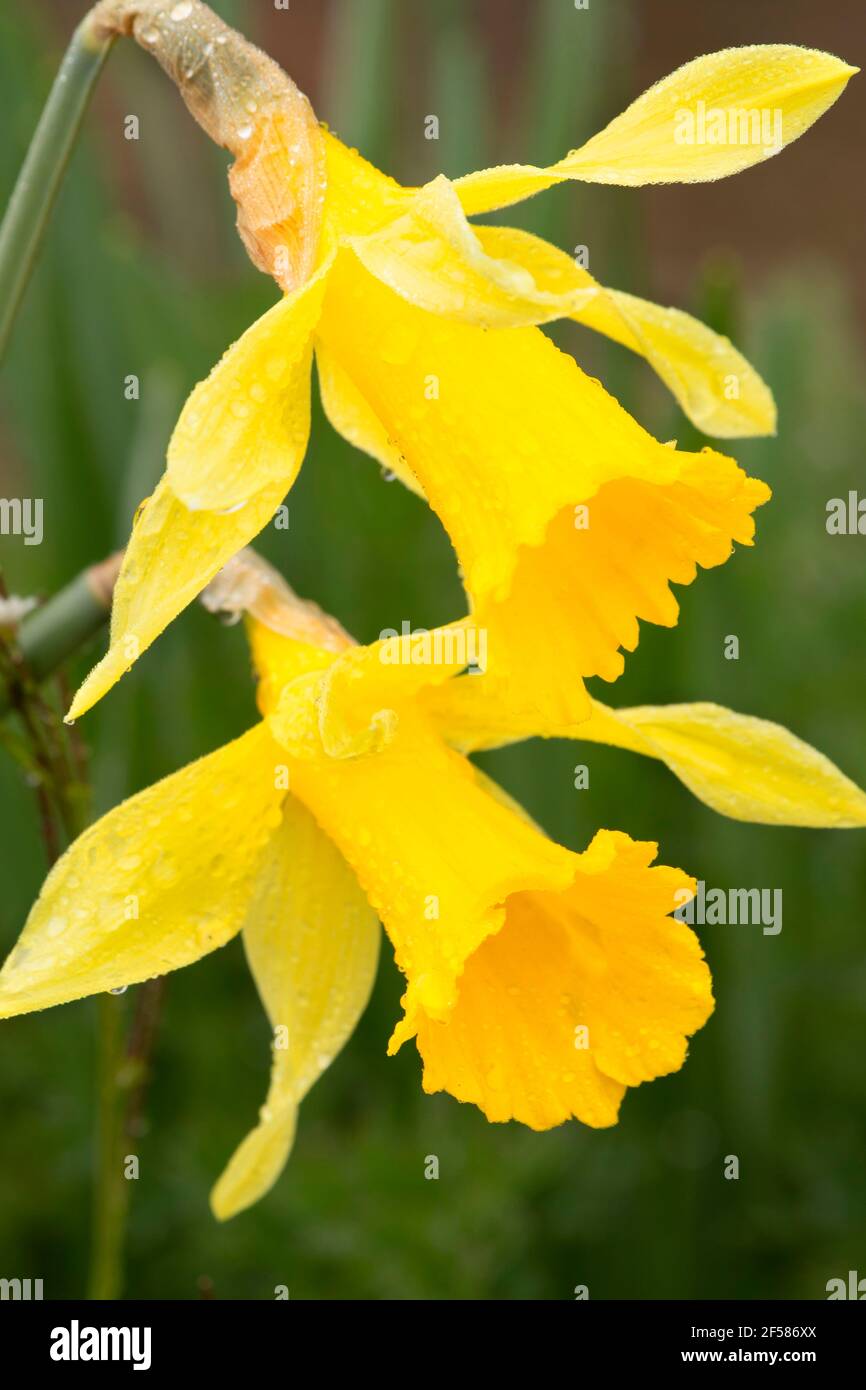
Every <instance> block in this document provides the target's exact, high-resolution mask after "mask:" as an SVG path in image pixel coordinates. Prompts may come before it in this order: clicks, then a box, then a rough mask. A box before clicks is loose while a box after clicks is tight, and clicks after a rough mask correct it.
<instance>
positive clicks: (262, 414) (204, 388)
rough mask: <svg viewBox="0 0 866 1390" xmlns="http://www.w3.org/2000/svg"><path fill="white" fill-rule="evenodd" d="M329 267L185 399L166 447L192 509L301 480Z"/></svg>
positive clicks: (181, 494)
mask: <svg viewBox="0 0 866 1390" xmlns="http://www.w3.org/2000/svg"><path fill="white" fill-rule="evenodd" d="M330 265H331V260H330V259H327V260H326V261H325V263H324V265H323V266H322V267H321V268H320V269H319V270H318V271H317V272H316V273H315V274H314V275H313V277H312V279H310V280H308V281H307V283H306V284H305V285H303V286H302V287H301V289H299V290H295V291H293V292H292V293H291V294H288V295H286V296H285V298H283V299H281V300H280V302H279V303H278V304H275V305H274V306H273V308H272V309H269V310H268V312H267V313H266V314H263V315H262V317H261V318H260V319H258V320H257V321H256V322H255V323H254V324H253V325H252V327H251V328H248V329H247V331H246V333H244V334H243V336H242V337H241V338H239V339H238V341H237V342H236V343H234V344H233V346H232V347H230V348H229V349H228V351H227V352H226V353H225V355H224V356H223V357H222V358H221V360H220V361H219V362H218V363H217V365H216V366H215V367H214V369H213V371H212V372H211V374H210V376H209V377H207V379H206V380H205V381H201V382H199V384H198V386H196V388H195V390H194V391H193V393H192V395H191V396H190V397H189V399H188V400H187V402H186V405H185V406H184V408H183V411H182V413H181V417H180V419H179V420H178V422H177V425H176V426H175V430H174V434H173V435H172V437H171V442H170V443H169V446H168V480H169V482H170V483H171V488H172V491H173V493H174V495H175V497H177V498H178V500H179V501H180V502H182V503H183V504H184V505H185V506H186V507H188V508H189V509H190V511H216V512H220V511H228V510H229V509H230V508H232V507H238V506H242V505H244V504H246V503H247V502H249V501H250V499H251V498H252V497H254V496H255V495H256V494H257V493H259V492H261V491H262V490H263V489H264V488H269V487H272V486H273V485H274V484H282V491H283V496H285V494H286V493H287V492H288V490H289V488H290V487H291V485H292V483H293V482H294V480H295V478H296V477H297V474H298V470H299V468H300V466H301V463H302V462H303V458H304V453H305V452H306V448H307V439H308V437H309V433H310V369H311V363H312V346H311V340H312V334H313V330H314V328H315V326H316V323H317V321H318V318H319V313H320V310H321V305H322V296H323V293H324V287H325V282H326V280H327V276H328V271H329V269H330Z"/></svg>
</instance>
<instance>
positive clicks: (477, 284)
mask: <svg viewBox="0 0 866 1390" xmlns="http://www.w3.org/2000/svg"><path fill="white" fill-rule="evenodd" d="M350 245H351V246H352V249H353V250H354V252H355V254H356V255H357V257H358V259H359V260H360V262H361V264H362V265H363V266H364V267H365V268H366V269H367V270H368V271H369V272H370V274H371V275H375V276H376V278H377V279H379V280H381V281H382V282H383V284H386V285H388V286H389V287H390V288H391V289H392V290H395V291H396V292H397V294H400V295H402V296H403V298H404V299H408V301H409V302H410V304H415V305H417V306H418V308H420V309H427V310H429V311H430V312H431V313H434V314H444V315H445V316H446V317H448V318H455V319H459V320H460V321H461V322H463V323H474V324H478V325H480V326H481V327H482V328H518V327H521V326H523V325H525V324H536V323H547V322H549V321H551V320H553V319H558V318H564V317H566V316H568V315H569V314H575V313H578V312H579V311H580V310H582V309H583V308H585V306H586V305H587V304H588V303H589V302H590V301H591V300H592V299H594V298H595V296H596V293H597V287H596V286H595V284H594V282H593V281H592V280H591V279H588V280H587V281H586V282H582V281H580V280H579V278H578V277H573V278H572V279H571V280H570V281H563V282H562V284H561V285H560V286H558V287H557V288H555V289H550V288H547V287H546V286H544V285H540V284H539V283H537V281H536V279H535V278H534V276H533V274H532V273H531V270H530V269H528V268H527V267H526V265H525V263H523V262H522V261H521V260H520V258H519V257H518V258H514V259H512V258H510V257H509V256H508V254H507V253H503V252H502V251H501V250H496V251H494V252H493V253H491V249H490V248H491V246H492V245H493V243H491V242H485V240H484V239H483V238H481V237H480V236H479V235H476V229H475V228H473V227H472V226H470V224H469V223H468V222H467V220H466V216H465V214H464V212H463V210H462V208H461V206H460V199H459V198H458V196H457V193H456V192H455V189H454V185H453V184H452V183H450V182H449V180H448V179H446V178H445V177H444V176H442V175H440V177H439V178H437V179H434V180H433V182H432V183H429V184H427V185H426V186H425V187H424V188H422V189H419V191H418V192H417V193H416V194H415V197H414V199H413V201H412V204H411V208H410V210H409V211H408V212H407V213H405V214H404V215H403V216H402V217H399V218H396V219H395V220H394V221H392V222H389V223H388V224H387V225H386V226H385V227H383V228H381V229H380V230H379V231H376V232H373V233H370V234H368V235H367V236H359V237H354V238H352V240H351V241H350Z"/></svg>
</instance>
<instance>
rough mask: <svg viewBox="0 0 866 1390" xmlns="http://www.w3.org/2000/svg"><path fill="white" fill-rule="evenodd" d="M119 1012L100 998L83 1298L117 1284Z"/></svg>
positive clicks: (123, 1203)
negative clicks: (93, 1174) (93, 1171)
mask: <svg viewBox="0 0 866 1390" xmlns="http://www.w3.org/2000/svg"><path fill="white" fill-rule="evenodd" d="M123 1014H124V1000H123V998H122V996H120V995H114V994H103V995H101V996H100V999H99V1108H98V1126H97V1134H98V1141H97V1142H98V1161H97V1181H96V1188H95V1200H94V1208H93V1237H92V1241H93V1243H92V1246H91V1263H90V1279H89V1287H88V1297H89V1298H93V1299H114V1298H118V1297H119V1295H120V1291H121V1287H122V1282H123V1245H124V1238H125V1236H126V1215H127V1205H128V1203H127V1184H126V1178H125V1177H124V1173H123V1137H124V1116H125V1102H126V1092H125V1088H124V1086H123V1084H122V1082H123V1078H122V1070H123V1060H124V1049H123Z"/></svg>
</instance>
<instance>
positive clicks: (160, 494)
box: [67, 475, 285, 719]
mask: <svg viewBox="0 0 866 1390" xmlns="http://www.w3.org/2000/svg"><path fill="white" fill-rule="evenodd" d="M284 495H285V493H284V491H283V485H282V483H281V482H277V483H272V484H271V485H270V486H269V487H267V488H264V489H263V490H262V491H261V492H259V493H257V494H256V495H255V496H254V497H252V498H251V499H250V501H249V502H248V503H247V504H246V506H243V507H241V508H240V509H239V510H237V511H232V512H229V513H220V512H191V511H188V510H187V508H186V507H185V506H184V505H183V503H182V502H179V501H178V499H177V498H176V497H175V495H174V493H173V491H172V489H171V485H170V484H169V482H168V479H167V476H166V475H164V476H163V478H162V480H161V481H160V483H159V485H158V486H157V488H156V491H155V492H154V494H153V496H152V497H149V498H148V500H147V501H146V502H145V503H144V504H143V506H142V507H141V509H140V511H139V514H138V517H137V518H136V521H135V525H134V526H133V531H132V535H131V537H130V540H129V545H128V546H127V548H126V555H125V556H124V560H123V566H122V568H121V571H120V578H119V579H118V581H117V585H116V587H115V590H114V606H113V608H112V613H111V645H110V646H109V649H108V652H107V653H106V655H105V656H104V657H103V658H102V660H101V661H100V662H99V663H98V665H97V666H95V667H94V669H93V670H92V671H91V672H90V675H89V676H88V677H87V679H86V680H85V681H84V682H83V684H82V685H81V688H80V689H79V691H78V693H77V695H76V696H75V699H74V700H73V702H72V707H71V709H70V711H69V714H68V716H67V718H68V719H78V718H79V716H80V715H82V714H85V713H86V712H87V710H89V709H90V708H91V707H92V706H93V705H95V704H96V702H97V700H100V699H101V698H102V696H103V695H104V694H105V693H106V691H108V690H110V689H111V687H112V686H113V685H114V684H115V683H116V682H117V681H118V680H120V677H121V676H122V675H123V674H124V673H125V672H126V671H128V670H129V668H130V667H131V666H132V664H133V662H135V661H137V660H138V658H139V657H140V656H141V654H142V652H144V651H146V650H147V648H148V647H149V646H150V644H151V642H153V641H154V640H155V639H156V638H157V637H158V636H159V634H160V633H161V632H162V631H163V629H164V628H166V627H168V625H169V623H170V622H171V621H172V619H174V618H176V617H177V615H178V613H180V612H182V611H183V609H184V608H185V607H186V605H187V604H188V603H191V602H192V600H193V599H194V598H196V597H197V595H198V594H200V593H201V591H202V589H203V588H204V587H205V585H206V584H208V582H209V581H210V580H211V579H213V577H214V575H215V574H217V573H218V571H219V570H220V569H221V568H222V567H223V565H224V564H225V563H226V561H227V560H229V559H231V557H232V556H233V555H234V554H236V552H237V551H238V550H241V549H242V548H243V546H245V545H246V544H247V543H248V542H249V541H251V540H252V539H253V537H254V536H256V535H258V533H259V531H261V529H262V527H263V526H266V525H267V523H268V522H269V521H270V519H271V517H272V516H273V515H274V512H275V511H276V509H277V507H278V506H279V505H280V503H281V501H282V499H283V497H284Z"/></svg>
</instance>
